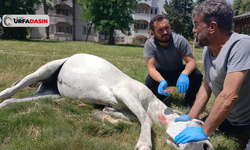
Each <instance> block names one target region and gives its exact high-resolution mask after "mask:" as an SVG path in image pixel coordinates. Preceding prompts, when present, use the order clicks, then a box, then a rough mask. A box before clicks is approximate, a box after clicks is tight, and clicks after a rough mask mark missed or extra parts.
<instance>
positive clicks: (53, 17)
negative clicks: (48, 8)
mask: <svg viewBox="0 0 250 150" xmlns="http://www.w3.org/2000/svg"><path fill="white" fill-rule="evenodd" d="M49 19H50V20H49V21H50V24H53V25H55V24H57V23H59V22H65V23H68V24H70V25H73V17H72V16H61V15H50V16H49Z"/></svg>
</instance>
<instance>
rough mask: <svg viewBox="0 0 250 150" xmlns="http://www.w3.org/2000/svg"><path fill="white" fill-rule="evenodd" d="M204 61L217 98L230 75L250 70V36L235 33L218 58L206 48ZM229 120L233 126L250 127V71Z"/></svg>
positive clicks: (207, 77) (207, 76)
mask: <svg viewBox="0 0 250 150" xmlns="http://www.w3.org/2000/svg"><path fill="white" fill-rule="evenodd" d="M203 61H204V70H205V76H206V80H207V83H208V85H209V87H210V88H211V90H212V92H213V94H214V95H215V97H217V96H218V95H219V94H220V93H221V91H222V90H223V85H224V80H225V77H226V75H227V74H228V73H232V72H238V71H243V70H249V69H250V36H247V35H243V34H237V33H233V34H232V35H231V37H230V38H229V40H228V41H227V43H226V44H225V45H224V46H223V48H222V49H221V51H220V53H219V54H218V56H217V57H213V56H212V54H211V49H210V48H208V47H205V48H204V50H203ZM232 88H234V87H232ZM227 119H228V120H229V121H230V122H231V124H233V125H250V71H249V72H248V73H247V75H246V77H245V79H244V81H243V83H242V86H241V88H240V92H239V97H238V100H237V101H236V102H235V104H234V106H233V108H232V110H231V111H230V113H229V115H228V116H227Z"/></svg>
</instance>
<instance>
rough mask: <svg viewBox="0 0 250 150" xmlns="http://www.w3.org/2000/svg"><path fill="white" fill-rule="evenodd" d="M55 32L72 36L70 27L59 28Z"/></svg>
mask: <svg viewBox="0 0 250 150" xmlns="http://www.w3.org/2000/svg"><path fill="white" fill-rule="evenodd" d="M57 32H63V33H70V34H72V27H71V26H59V27H58V28H57Z"/></svg>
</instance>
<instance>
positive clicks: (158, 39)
mask: <svg viewBox="0 0 250 150" xmlns="http://www.w3.org/2000/svg"><path fill="white" fill-rule="evenodd" d="M166 35H168V36H169V38H168V39H161V38H159V37H158V36H155V38H156V39H157V41H158V42H160V43H168V42H169V40H170V36H171V34H170V35H169V34H166ZM163 36H164V35H163Z"/></svg>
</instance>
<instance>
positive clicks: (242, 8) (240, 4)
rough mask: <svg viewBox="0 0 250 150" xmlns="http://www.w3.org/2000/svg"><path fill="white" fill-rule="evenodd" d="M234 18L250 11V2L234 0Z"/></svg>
mask: <svg viewBox="0 0 250 150" xmlns="http://www.w3.org/2000/svg"><path fill="white" fill-rule="evenodd" d="M233 10H234V16H237V15H240V14H243V13H245V12H249V11H250V0H234V1H233Z"/></svg>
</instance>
